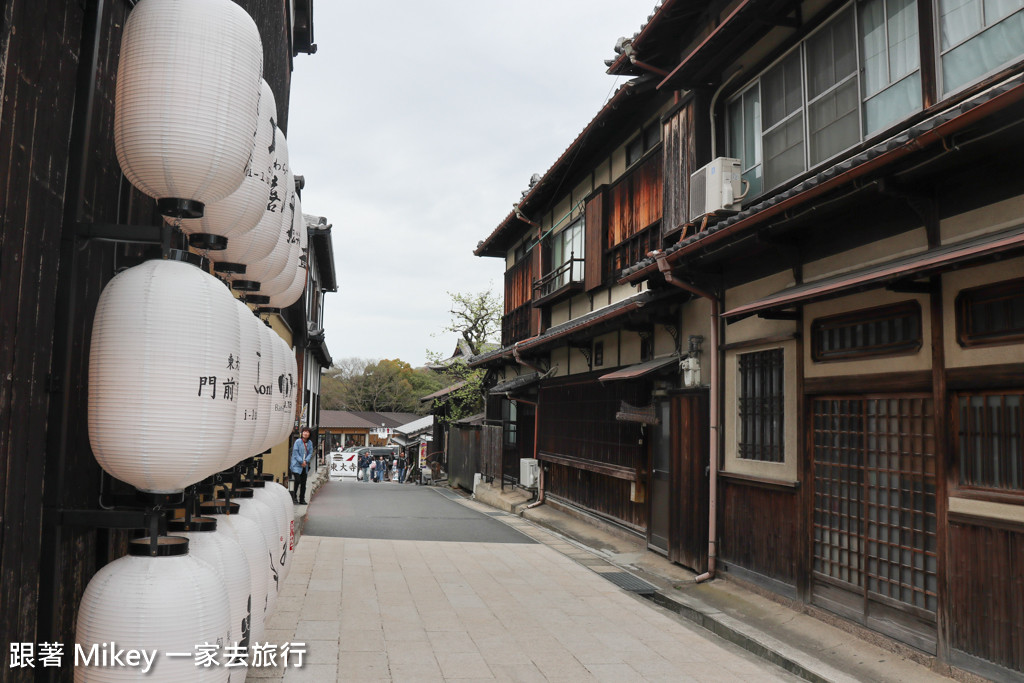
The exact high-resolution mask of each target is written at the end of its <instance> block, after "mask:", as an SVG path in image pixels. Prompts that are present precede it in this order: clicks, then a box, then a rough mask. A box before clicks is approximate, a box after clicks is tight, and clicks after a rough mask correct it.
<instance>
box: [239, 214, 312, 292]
mask: <svg viewBox="0 0 1024 683" xmlns="http://www.w3.org/2000/svg"><path fill="white" fill-rule="evenodd" d="M295 213H299V215H301V202H300V201H299V196H298V195H297V194H292V201H291V202H290V206H289V208H288V210H287V211H286V212H285V215H286V216H287V219H286V220H282V221H281V229H280V231H279V232H278V234H277V244H276V245H275V246H274V250H273V251H272V252H270V255H269V256H267V258H265V259H261V260H259V261H256V262H255V263H250V264H249V265H248V266H246V269H245V275H244V276H243V277H244V280H245V282H246V284H245V285H244V286H242V285H239V283H237V281H236V285H238V286H239V288H240V289H247V290H250V291H258V292H259V293H260V294H263V293H264V292H263V288H262V283H264V282H266V281H268V280H272V279H273V278H275V277H277V276H278V275H280V274H281V273H282V272H283V271H284V270H285V268H286V267H287V266H288V263H289V261H290V259H291V256H292V254H293V253H297V252H298V247H297V245H298V240H299V237H298V235H296V234H295V230H294V228H293V225H294V221H293V216H294V214H295ZM293 239H294V242H293Z"/></svg>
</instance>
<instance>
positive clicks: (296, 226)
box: [260, 200, 309, 301]
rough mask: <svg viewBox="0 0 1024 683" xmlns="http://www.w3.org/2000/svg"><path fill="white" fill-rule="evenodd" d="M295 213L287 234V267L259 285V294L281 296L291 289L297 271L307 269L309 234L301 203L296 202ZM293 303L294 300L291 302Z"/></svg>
mask: <svg viewBox="0 0 1024 683" xmlns="http://www.w3.org/2000/svg"><path fill="white" fill-rule="evenodd" d="M295 207H296V211H295V214H294V216H293V220H292V225H291V230H290V234H289V244H290V245H291V250H290V251H289V253H288V265H287V266H286V267H285V269H284V270H283V271H282V272H281V274H280V275H278V276H277V277H275V278H274V279H272V280H270V281H269V282H268V281H264V282H263V283H262V284H261V285H260V294H263V295H266V296H273V295H275V294H281V293H283V292H284V291H286V290H287V289H289V288H291V287H292V286H293V284H294V282H295V278H296V276H297V271H298V270H299V269H302V270H303V271H305V269H306V268H307V267H308V262H309V234H308V232H307V228H306V219H305V217H304V216H303V214H302V203H301V201H298V200H296V204H295ZM293 301H294V300H293Z"/></svg>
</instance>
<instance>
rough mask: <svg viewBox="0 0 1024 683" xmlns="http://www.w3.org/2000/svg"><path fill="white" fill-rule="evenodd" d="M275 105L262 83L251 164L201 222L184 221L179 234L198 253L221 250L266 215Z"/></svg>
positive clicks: (266, 84)
mask: <svg viewBox="0 0 1024 683" xmlns="http://www.w3.org/2000/svg"><path fill="white" fill-rule="evenodd" d="M276 130H277V103H276V101H275V100H274V93H273V91H272V90H271V89H270V85H269V84H268V83H267V82H266V81H263V82H262V88H261V90H260V104H259V117H258V119H257V126H256V139H255V144H254V145H253V150H252V160H251V161H250V162H249V167H248V168H247V169H246V171H245V179H244V180H242V184H241V186H239V188H238V189H237V190H235V191H234V192H232V193H231V194H229V195H228V196H227V197H225V198H224V199H221V200H220V201H217V202H213V203H211V204H207V205H206V210H205V212H204V214H203V217H202V218H192V219H184V220H182V221H181V230H182V232H184V233H185V234H187V235H189V236H190V237H189V243H190V244H191V245H192V246H194V247H198V248H200V249H223V248H224V247H225V246H226V245H227V243H228V242H229V241H230V240H231V239H233V238H234V237H236V236H238V235H243V234H245V233H246V232H248V231H250V230H252V229H253V228H255V227H256V225H257V224H258V223H259V222H260V219H261V218H263V215H264V213H266V208H267V202H268V201H269V198H270V185H271V182H272V181H273V178H274V136H275V133H276Z"/></svg>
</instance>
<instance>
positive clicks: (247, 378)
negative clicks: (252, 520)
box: [221, 299, 260, 469]
mask: <svg viewBox="0 0 1024 683" xmlns="http://www.w3.org/2000/svg"><path fill="white" fill-rule="evenodd" d="M235 309H236V311H237V313H238V328H239V349H238V360H237V367H238V387H237V394H238V406H237V409H236V411H235V427H234V430H233V432H232V434H231V442H230V445H229V446H228V448H226V449H225V458H224V462H223V463H222V467H221V469H229V468H231V467H233V466H234V465H236V464H237V463H238V462H240V461H242V460H244V459H245V458H248V457H251V456H252V455H254V452H252V451H250V446H251V445H252V430H253V425H254V424H255V423H256V422H257V421H258V420H259V394H258V393H257V386H256V385H257V382H256V371H257V363H258V361H259V352H260V334H259V328H258V326H259V325H260V322H259V320H257V318H256V316H255V314H253V312H252V310H251V309H250V308H249V307H248V306H246V305H245V304H244V303H242V302H241V301H238V300H237V299H235Z"/></svg>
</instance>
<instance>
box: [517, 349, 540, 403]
mask: <svg viewBox="0 0 1024 683" xmlns="http://www.w3.org/2000/svg"><path fill="white" fill-rule="evenodd" d="M530 339H533V337H530ZM523 341H527V340H525V339H524V340H523ZM522 343H523V342H522V341H517V342H516V343H515V344H513V345H512V357H513V358H515V359H516V362H517V363H519V364H520V365H524V366H526V367H528V368H530V369H531V370H533V371H535V372H539V373H541V374H544V373H545V372H547V370H545V369H544V368H542V367H540V366H539V365H534V364H533V363H531V362H530V361H528V360H526V359H525V358H523V357H522V356H521V355H519V345H520V344H522ZM517 400H518V399H517Z"/></svg>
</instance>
